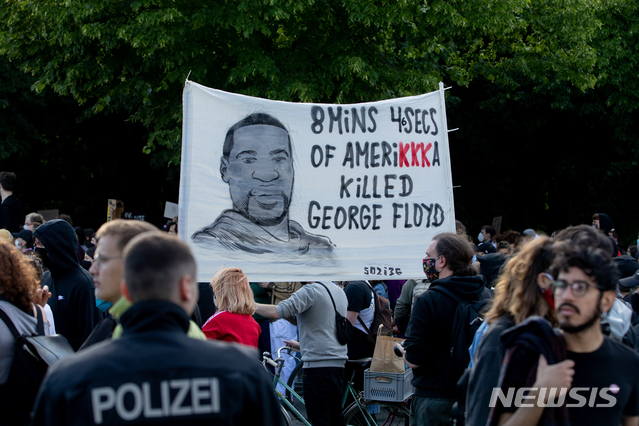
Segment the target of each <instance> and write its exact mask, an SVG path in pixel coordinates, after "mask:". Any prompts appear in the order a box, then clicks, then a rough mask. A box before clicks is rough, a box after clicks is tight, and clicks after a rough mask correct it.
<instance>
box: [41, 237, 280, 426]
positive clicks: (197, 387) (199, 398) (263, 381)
mask: <svg viewBox="0 0 639 426" xmlns="http://www.w3.org/2000/svg"><path fill="white" fill-rule="evenodd" d="M123 257H124V259H123V266H122V267H123V270H124V281H123V283H122V292H123V293H124V294H125V296H126V297H127V298H128V299H130V300H131V301H132V302H133V306H132V307H131V308H130V309H129V310H128V311H127V312H126V313H125V314H124V315H122V317H121V322H122V326H123V329H124V331H123V334H122V338H120V339H117V340H112V341H108V342H103V343H101V344H99V345H95V346H94V347H92V348H90V349H88V350H86V351H83V352H81V353H79V354H77V355H75V356H73V357H69V358H67V359H64V360H62V361H60V362H58V363H57V364H56V365H55V366H54V367H53V368H51V369H50V370H49V372H48V373H47V376H46V377H45V379H44V382H43V384H42V387H41V389H40V394H39V396H38V398H37V400H36V404H35V408H34V417H33V423H32V424H34V425H58V424H60V425H61V424H78V425H80V424H82V425H86V424H108V425H124V424H132V423H139V424H141V423H144V424H148V425H150V424H188V425H211V424H225V425H281V424H282V417H281V414H280V405H279V403H278V402H277V400H276V399H275V395H274V393H273V390H272V388H271V385H270V380H269V379H268V377H267V375H266V373H265V370H264V368H263V367H262V365H260V363H259V362H258V361H257V360H255V359H254V356H250V355H249V354H247V353H245V350H242V349H240V348H238V346H236V345H234V344H232V343H226V342H225V343H222V342H212V341H210V342H207V341H198V340H195V339H190V338H188V337H187V336H186V333H187V330H188V328H189V315H190V314H191V313H192V311H193V309H194V308H195V306H196V303H197V299H198V283H197V280H196V264H195V259H194V257H193V254H192V253H191V250H190V249H189V247H188V246H187V245H186V244H185V243H184V242H182V241H180V240H179V239H177V238H173V237H170V236H168V235H166V234H163V233H161V232H159V231H151V232H147V233H144V234H142V235H139V236H137V237H136V238H134V240H133V241H131V244H129V245H128V246H127V247H126V249H125V250H124V252H123Z"/></svg>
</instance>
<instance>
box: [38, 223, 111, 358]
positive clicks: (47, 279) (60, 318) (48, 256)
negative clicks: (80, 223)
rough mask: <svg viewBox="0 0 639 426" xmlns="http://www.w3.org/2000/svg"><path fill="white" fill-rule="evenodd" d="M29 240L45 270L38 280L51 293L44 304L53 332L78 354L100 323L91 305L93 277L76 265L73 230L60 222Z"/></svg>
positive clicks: (41, 230) (75, 242)
mask: <svg viewBox="0 0 639 426" xmlns="http://www.w3.org/2000/svg"><path fill="white" fill-rule="evenodd" d="M33 237H34V238H33V239H34V243H35V246H36V249H40V254H41V255H42V256H43V258H42V263H43V264H44V266H46V267H48V268H49V270H48V271H47V272H45V274H44V275H43V276H42V286H43V287H44V286H45V285H46V286H48V287H49V290H50V291H51V293H52V296H51V297H50V298H49V300H48V302H47V303H48V304H49V306H50V307H51V311H52V312H53V315H54V317H55V326H56V330H57V331H58V333H60V334H62V335H63V336H64V337H66V338H67V340H68V341H69V344H71V347H73V349H75V350H78V348H79V347H80V346H81V345H82V343H83V342H84V341H85V340H86V338H87V337H89V334H91V331H93V328H94V327H95V326H96V324H97V323H98V322H100V320H101V319H102V313H101V312H100V311H99V310H98V308H97V307H96V305H95V295H94V292H95V288H94V287H93V277H91V274H89V272H87V271H86V270H85V269H84V268H83V267H82V266H80V263H79V262H78V254H77V247H78V237H76V235H75V231H74V230H73V227H72V226H71V225H69V224H68V223H67V222H65V221H63V220H60V219H56V220H51V221H49V222H47V223H45V224H44V225H42V226H40V227H39V228H38V229H36V230H35V232H34V233H33ZM42 249H44V250H42Z"/></svg>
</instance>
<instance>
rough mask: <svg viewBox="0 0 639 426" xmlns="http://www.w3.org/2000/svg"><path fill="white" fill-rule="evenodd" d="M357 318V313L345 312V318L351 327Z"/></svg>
mask: <svg viewBox="0 0 639 426" xmlns="http://www.w3.org/2000/svg"><path fill="white" fill-rule="evenodd" d="M358 316H359V312H353V311H346V318H348V320H349V321H350V322H351V324H353V325H355V321H357V317H358Z"/></svg>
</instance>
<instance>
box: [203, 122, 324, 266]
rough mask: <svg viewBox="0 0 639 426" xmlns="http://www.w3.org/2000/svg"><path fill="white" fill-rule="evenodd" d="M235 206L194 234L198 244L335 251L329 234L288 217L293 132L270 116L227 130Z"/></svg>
mask: <svg viewBox="0 0 639 426" xmlns="http://www.w3.org/2000/svg"><path fill="white" fill-rule="evenodd" d="M220 174H221V177H222V180H223V181H224V182H225V183H227V184H228V186H229V194H230V196H231V201H232V203H233V208H232V209H229V210H225V211H224V212H222V213H221V214H220V215H219V216H218V217H217V219H216V220H215V222H213V223H212V224H211V225H210V226H207V227H204V228H202V229H200V230H199V231H197V232H195V233H194V234H193V236H192V239H193V242H195V243H198V244H204V245H221V246H222V247H224V248H226V249H227V250H230V251H243V252H248V253H253V254H266V253H282V254H307V253H316V254H318V255H320V256H322V255H323V256H326V255H330V254H331V252H332V251H333V249H334V247H335V246H334V245H333V244H332V243H331V241H330V240H329V239H328V238H327V237H324V236H321V235H314V234H311V233H308V232H307V231H306V230H304V228H302V226H301V225H300V224H299V223H298V222H296V221H294V220H292V219H290V218H289V207H290V205H291V200H292V197H293V184H294V181H295V171H294V169H293V156H292V144H291V139H290V135H289V132H288V130H287V129H286V127H284V125H283V124H282V123H281V122H280V121H279V120H277V119H275V118H274V117H272V116H270V115H268V114H260V113H256V114H251V115H249V116H247V117H246V118H244V119H242V120H240V121H239V122H237V123H235V124H234V125H233V126H232V127H231V128H230V129H229V130H228V132H227V134H226V138H225V140H224V147H223V150H222V158H221V162H220Z"/></svg>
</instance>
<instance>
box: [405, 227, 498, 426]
mask: <svg viewBox="0 0 639 426" xmlns="http://www.w3.org/2000/svg"><path fill="white" fill-rule="evenodd" d="M472 258H473V252H472V250H471V248H470V246H469V244H468V243H467V241H466V240H465V239H464V238H463V237H460V236H458V235H456V234H452V233H443V234H439V235H436V236H435V237H434V238H433V240H432V241H431V243H430V244H429V245H428V249H427V250H426V258H425V259H424V272H425V274H426V277H427V278H428V280H430V282H431V285H430V287H429V289H428V291H426V292H424V293H423V294H422V295H421V296H420V297H418V298H417V300H416V301H415V304H414V306H413V312H412V314H411V318H410V322H409V323H408V329H407V330H406V342H405V344H404V347H405V349H406V354H405V359H406V364H407V365H408V366H409V367H412V368H413V381H412V384H413V386H415V399H414V400H413V408H412V410H411V411H412V412H411V419H410V424H411V426H414V425H424V424H427V425H429V426H430V425H448V424H452V417H451V416H452V407H453V403H454V402H455V395H456V394H455V389H456V388H455V385H456V383H457V379H459V377H455V378H452V379H451V377H450V375H449V371H448V366H449V357H450V355H451V354H450V348H451V346H452V344H451V342H452V341H453V339H454V338H455V337H456V336H453V322H454V318H455V312H456V310H457V307H458V306H459V303H458V302H457V300H455V299H453V297H451V296H450V295H448V294H446V293H444V292H442V291H441V289H440V290H437V288H438V287H443V288H444V289H443V290H444V291H450V292H453V293H454V294H456V295H457V297H458V298H461V299H466V300H472V301H475V300H476V301H479V300H483V299H486V298H491V297H492V296H491V293H490V290H488V289H487V288H485V285H486V279H485V278H484V277H483V276H481V275H475V270H474V269H473V267H472V265H471V261H472Z"/></svg>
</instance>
